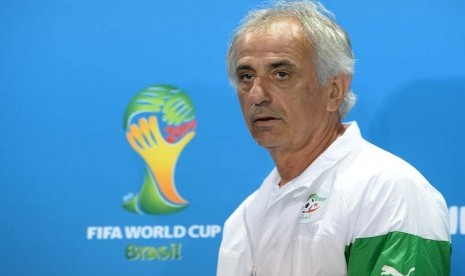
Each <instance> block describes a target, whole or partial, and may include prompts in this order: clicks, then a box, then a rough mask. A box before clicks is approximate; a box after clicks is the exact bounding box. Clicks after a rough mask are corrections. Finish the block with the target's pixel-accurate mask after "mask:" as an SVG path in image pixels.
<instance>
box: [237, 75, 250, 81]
mask: <svg viewBox="0 0 465 276" xmlns="http://www.w3.org/2000/svg"><path fill="white" fill-rule="evenodd" d="M251 79H253V75H252V74H247V73H244V74H240V75H239V80H242V81H248V80H251Z"/></svg>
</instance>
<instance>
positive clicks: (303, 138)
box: [236, 20, 334, 151]
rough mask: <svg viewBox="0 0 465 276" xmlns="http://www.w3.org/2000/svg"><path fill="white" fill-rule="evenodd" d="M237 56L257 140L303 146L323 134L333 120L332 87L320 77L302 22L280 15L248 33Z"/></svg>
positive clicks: (245, 109)
mask: <svg viewBox="0 0 465 276" xmlns="http://www.w3.org/2000/svg"><path fill="white" fill-rule="evenodd" d="M236 58H237V59H236V61H237V62H236V80H237V92H238V98H239V102H240V104H241V108H242V113H243V116H244V119H245V122H246V124H247V127H248V128H249V131H250V133H251V134H252V136H253V137H254V139H255V140H256V141H257V143H258V144H260V145H261V146H263V147H265V148H267V149H269V150H273V149H276V148H280V149H284V150H286V151H298V150H300V149H302V148H303V147H304V146H306V145H308V143H310V141H312V140H316V139H320V138H321V135H322V134H323V133H325V131H327V127H328V124H329V116H330V112H328V111H327V104H328V97H329V89H328V88H326V87H324V86H321V85H320V84H319V82H318V79H317V73H316V70H315V64H314V61H313V50H312V47H311V45H309V43H308V42H307V41H306V40H305V38H304V35H303V32H302V30H301V27H300V25H299V24H298V23H296V22H295V21H291V20H280V21H276V22H272V23H270V25H269V26H268V27H267V28H265V29H264V30H260V31H251V32H249V33H247V34H246V35H245V36H244V38H243V40H242V41H241V42H240V44H239V45H238V47H237V51H236ZM333 115H334V114H333Z"/></svg>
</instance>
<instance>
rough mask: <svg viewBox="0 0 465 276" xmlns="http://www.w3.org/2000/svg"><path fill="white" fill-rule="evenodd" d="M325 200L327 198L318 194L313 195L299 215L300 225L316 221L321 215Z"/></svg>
mask: <svg viewBox="0 0 465 276" xmlns="http://www.w3.org/2000/svg"><path fill="white" fill-rule="evenodd" d="M325 200H326V198H325V197H322V196H320V195H318V194H317V193H313V194H311V195H310V196H309V197H308V199H307V201H306V202H305V203H304V205H303V206H302V210H301V211H300V214H299V223H307V222H310V221H313V220H316V219H317V218H318V217H319V215H320V212H318V210H319V209H320V208H321V206H322V204H323V202H324V201H325Z"/></svg>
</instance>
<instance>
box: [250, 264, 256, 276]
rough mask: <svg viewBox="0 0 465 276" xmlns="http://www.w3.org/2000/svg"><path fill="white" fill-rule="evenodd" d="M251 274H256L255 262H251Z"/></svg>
mask: <svg viewBox="0 0 465 276" xmlns="http://www.w3.org/2000/svg"><path fill="white" fill-rule="evenodd" d="M250 275H251V276H257V271H256V270H255V262H252V271H250Z"/></svg>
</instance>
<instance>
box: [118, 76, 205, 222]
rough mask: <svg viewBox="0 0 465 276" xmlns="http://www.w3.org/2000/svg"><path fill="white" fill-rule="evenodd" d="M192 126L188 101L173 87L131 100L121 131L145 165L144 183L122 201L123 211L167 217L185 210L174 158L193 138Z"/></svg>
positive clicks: (152, 89) (156, 87)
mask: <svg viewBox="0 0 465 276" xmlns="http://www.w3.org/2000/svg"><path fill="white" fill-rule="evenodd" d="M196 126H197V122H196V120H195V111H194V106H193V104H192V101H191V99H190V98H189V96H188V95H187V94H186V93H185V92H184V91H182V90H180V89H178V88H177V87H175V86H171V85H154V86H150V87H147V88H145V89H144V90H142V91H140V92H139V93H137V94H136V95H135V96H134V97H133V98H132V99H131V101H130V102H129V104H128V106H127V108H126V112H125V114H124V129H125V130H126V138H127V140H128V142H129V144H130V145H131V147H132V149H133V150H134V151H135V152H136V153H137V154H139V155H140V157H142V159H143V160H144V162H145V179H144V182H143V183H142V187H141V189H140V191H139V193H137V194H134V193H129V194H128V195H126V196H125V197H124V198H123V207H124V208H125V209H126V210H127V211H129V212H133V213H137V214H169V213H174V212H179V211H181V210H183V209H185V208H186V207H187V206H188V202H187V201H186V200H185V199H184V198H183V197H182V196H181V195H180V194H179V192H178V189H177V188H176V182H175V177H174V176H175V169H176V163H177V162H178V158H179V156H180V154H181V152H182V151H183V150H184V148H185V147H186V145H187V144H188V143H189V142H190V141H191V140H192V139H193V138H194V135H195V128H196Z"/></svg>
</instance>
